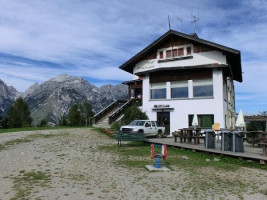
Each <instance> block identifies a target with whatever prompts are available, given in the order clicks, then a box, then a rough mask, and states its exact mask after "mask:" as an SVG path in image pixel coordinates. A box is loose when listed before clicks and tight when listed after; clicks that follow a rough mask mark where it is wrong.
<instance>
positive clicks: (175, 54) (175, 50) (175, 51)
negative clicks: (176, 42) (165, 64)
mask: <svg viewBox="0 0 267 200" xmlns="http://www.w3.org/2000/svg"><path fill="white" fill-rule="evenodd" d="M172 56H173V57H176V56H178V51H177V49H173V50H172Z"/></svg>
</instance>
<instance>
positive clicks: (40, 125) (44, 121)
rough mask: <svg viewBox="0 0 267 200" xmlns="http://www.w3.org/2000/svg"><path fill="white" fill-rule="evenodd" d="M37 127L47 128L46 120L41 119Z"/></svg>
mask: <svg viewBox="0 0 267 200" xmlns="http://www.w3.org/2000/svg"><path fill="white" fill-rule="evenodd" d="M38 126H39V127H46V126H48V124H47V121H46V119H42V120H41V121H40V123H39V124H38Z"/></svg>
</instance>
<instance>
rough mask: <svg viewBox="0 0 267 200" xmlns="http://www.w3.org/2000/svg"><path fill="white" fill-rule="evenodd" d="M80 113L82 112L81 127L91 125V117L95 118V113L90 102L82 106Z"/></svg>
mask: <svg viewBox="0 0 267 200" xmlns="http://www.w3.org/2000/svg"><path fill="white" fill-rule="evenodd" d="M80 111H81V125H82V126H88V125H89V120H90V118H91V117H93V116H94V114H95V113H94V112H93V111H92V106H91V104H90V103H88V102H84V103H83V104H82V105H81V106H80Z"/></svg>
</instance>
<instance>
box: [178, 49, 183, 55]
mask: <svg viewBox="0 0 267 200" xmlns="http://www.w3.org/2000/svg"><path fill="white" fill-rule="evenodd" d="M183 55H184V48H180V49H178V56H183Z"/></svg>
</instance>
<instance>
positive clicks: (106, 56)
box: [0, 0, 267, 114]
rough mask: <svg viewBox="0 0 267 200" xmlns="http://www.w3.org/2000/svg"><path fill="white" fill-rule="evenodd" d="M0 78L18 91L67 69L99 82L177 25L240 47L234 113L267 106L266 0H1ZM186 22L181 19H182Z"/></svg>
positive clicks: (115, 78)
mask: <svg viewBox="0 0 267 200" xmlns="http://www.w3.org/2000/svg"><path fill="white" fill-rule="evenodd" d="M0 9H1V10H0V79H2V80H3V81H4V82H5V83H7V84H8V85H12V86H14V87H15V88H16V89H17V90H19V91H25V90H26V89H27V88H28V87H29V86H30V85H32V84H34V83H35V82H38V83H42V82H44V81H46V80H48V79H51V78H52V77H55V76H57V75H59V74H62V73H67V74H70V75H73V76H81V77H83V78H85V79H87V80H88V81H89V82H91V83H92V84H95V85H96V86H101V85H103V84H107V83H111V84H119V83H121V82H122V81H126V80H130V79H132V75H131V74H128V73H126V72H124V71H122V70H119V69H118V67H119V66H120V65H121V64H123V63H124V62H125V61H127V60H128V59H129V58H131V57H132V56H134V55H135V54H136V53H138V52H139V51H140V50H142V49H143V48H144V47H146V46H147V45H149V44H150V43H151V42H153V41H154V40H155V39H157V38H158V37H160V36H161V35H162V34H164V33H165V32H166V31H168V21H167V18H168V15H169V16H170V20H171V28H172V29H174V30H177V31H181V32H184V33H192V32H193V24H192V23H190V21H192V16H191V14H194V15H196V16H199V21H198V22H197V33H198V36H199V37H200V38H202V39H206V40H209V41H212V42H215V43H219V44H222V45H225V46H228V47H231V48H235V49H238V50H240V51H241V57H242V70H243V83H238V82H236V83H235V88H236V110H237V111H239V109H242V110H243V113H245V114H255V113H259V112H261V111H266V110H267V87H266V85H267V78H266V77H267V76H266V75H267V56H266V55H267V37H266V35H267V1H266V0H216V1H214V0H192V1H184V0H165V1H162V0H97V1H92V0H46V1H43V0H34V1H33V0H0ZM178 18H181V19H183V23H181V21H179V20H178Z"/></svg>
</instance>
